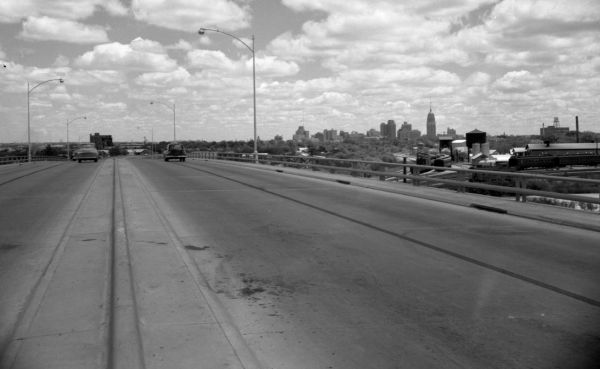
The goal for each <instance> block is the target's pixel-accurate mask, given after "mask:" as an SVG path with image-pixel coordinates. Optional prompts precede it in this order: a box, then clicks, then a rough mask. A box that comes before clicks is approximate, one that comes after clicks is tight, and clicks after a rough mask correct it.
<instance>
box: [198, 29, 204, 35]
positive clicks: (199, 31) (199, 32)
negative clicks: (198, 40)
mask: <svg viewBox="0 0 600 369" xmlns="http://www.w3.org/2000/svg"><path fill="white" fill-rule="evenodd" d="M204 33H206V28H200V29H199V30H198V34H199V35H203V34H204Z"/></svg>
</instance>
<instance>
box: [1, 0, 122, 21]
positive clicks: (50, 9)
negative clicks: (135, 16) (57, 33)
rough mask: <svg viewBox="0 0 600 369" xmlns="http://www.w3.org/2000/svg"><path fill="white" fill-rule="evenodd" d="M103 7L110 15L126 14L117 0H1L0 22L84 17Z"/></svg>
mask: <svg viewBox="0 0 600 369" xmlns="http://www.w3.org/2000/svg"><path fill="white" fill-rule="evenodd" d="M97 8H103V9H104V10H106V11H107V12H108V13H109V14H111V15H120V16H123V15H126V14H127V12H128V10H127V8H126V7H125V6H123V5H122V4H121V2H120V1H119V0H77V1H74V0H52V1H48V0H2V1H0V23H19V22H21V20H22V19H23V18H28V17H40V16H48V17H51V18H61V19H71V20H74V19H85V18H88V17H90V16H92V15H93V14H94V12H95V11H96V9H97Z"/></svg>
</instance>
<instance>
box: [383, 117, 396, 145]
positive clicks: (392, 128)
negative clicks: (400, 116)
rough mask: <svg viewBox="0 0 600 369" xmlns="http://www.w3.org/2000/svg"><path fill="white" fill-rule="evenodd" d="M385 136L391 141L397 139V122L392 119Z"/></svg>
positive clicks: (389, 121)
mask: <svg viewBox="0 0 600 369" xmlns="http://www.w3.org/2000/svg"><path fill="white" fill-rule="evenodd" d="M385 136H386V137H387V138H388V139H390V140H395V139H396V122H395V121H394V120H392V119H390V120H388V121H387V129H386V135H385Z"/></svg>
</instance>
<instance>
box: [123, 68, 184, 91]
mask: <svg viewBox="0 0 600 369" xmlns="http://www.w3.org/2000/svg"><path fill="white" fill-rule="evenodd" d="M189 78H190V73H189V72H188V71H187V70H185V69H184V68H181V67H179V68H177V69H176V70H174V71H171V72H154V73H144V74H142V75H140V76H138V77H137V78H136V79H135V82H136V83H137V84H139V85H144V86H155V87H158V86H160V87H164V86H172V85H182V84H185V83H186V82H187V80H188V79H189Z"/></svg>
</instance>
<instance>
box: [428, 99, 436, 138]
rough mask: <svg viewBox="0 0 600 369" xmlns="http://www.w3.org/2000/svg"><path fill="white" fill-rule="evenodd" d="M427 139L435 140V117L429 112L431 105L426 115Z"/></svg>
mask: <svg viewBox="0 0 600 369" xmlns="http://www.w3.org/2000/svg"><path fill="white" fill-rule="evenodd" d="M427 137H428V138H435V137H436V136H435V115H434V114H433V111H432V110H431V103H430V104H429V114H427Z"/></svg>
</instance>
